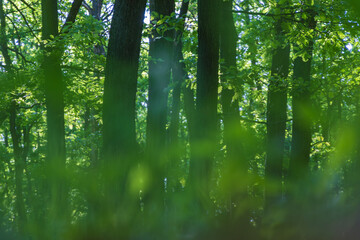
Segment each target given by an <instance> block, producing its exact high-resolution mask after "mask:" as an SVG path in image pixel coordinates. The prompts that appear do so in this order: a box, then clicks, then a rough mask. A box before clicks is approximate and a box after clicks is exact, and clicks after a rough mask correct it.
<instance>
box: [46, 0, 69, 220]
mask: <svg viewBox="0 0 360 240" xmlns="http://www.w3.org/2000/svg"><path fill="white" fill-rule="evenodd" d="M41 8H42V38H43V39H44V40H46V41H48V43H47V44H45V45H44V46H43V49H44V59H43V62H42V68H43V74H44V79H45V98H46V110H47V115H46V120H47V162H46V165H47V167H46V176H47V181H48V186H49V194H50V203H49V207H50V212H49V217H50V219H51V220H53V221H55V220H60V219H62V220H63V218H64V217H65V216H64V214H65V212H66V211H64V209H65V208H66V190H65V184H64V182H65V128H64V96H63V91H64V84H63V81H62V72H61V67H60V61H61V53H60V52H61V51H60V49H59V48H58V47H55V46H51V45H50V44H49V43H51V42H52V38H54V37H56V36H58V12H57V1H56V0H42V2H41ZM60 221H61V220H60Z"/></svg>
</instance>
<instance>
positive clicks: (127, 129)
mask: <svg viewBox="0 0 360 240" xmlns="http://www.w3.org/2000/svg"><path fill="white" fill-rule="evenodd" d="M145 3H146V0H116V1H115V6H114V16H113V18H112V23H111V27H110V38H109V46H108V53H107V58H106V70H105V86H104V104H103V154H104V160H105V162H104V172H103V175H104V176H103V177H104V181H105V183H106V184H105V185H106V192H107V193H108V194H110V193H111V196H114V197H111V199H108V201H110V202H109V203H110V205H109V208H110V209H112V208H111V207H114V206H115V207H119V205H120V207H123V208H125V207H126V206H121V203H122V202H121V201H123V200H124V197H125V191H126V190H128V189H126V186H127V176H128V173H129V171H130V168H131V167H132V166H134V164H133V163H132V162H131V161H132V160H133V159H136V154H137V143H136V135H135V97H136V86H137V74H138V72H137V71H138V65H139V55H140V41H141V33H142V26H143V18H144V11H145ZM111 211H114V209H112V210H111Z"/></svg>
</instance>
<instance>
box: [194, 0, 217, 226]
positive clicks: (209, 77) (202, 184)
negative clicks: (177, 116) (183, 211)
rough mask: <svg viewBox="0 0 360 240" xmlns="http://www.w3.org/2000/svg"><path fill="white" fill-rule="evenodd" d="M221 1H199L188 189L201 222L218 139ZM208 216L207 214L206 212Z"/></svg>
mask: <svg viewBox="0 0 360 240" xmlns="http://www.w3.org/2000/svg"><path fill="white" fill-rule="evenodd" d="M219 7H220V2H219V1H217V0H214V1H211V2H208V1H204V0H199V1H198V23H199V26H198V62H197V82H196V83H197V84H196V113H195V132H194V138H195V144H196V145H195V146H192V147H191V149H192V151H195V152H194V155H193V156H194V158H193V159H191V161H190V169H189V185H190V186H189V187H190V189H191V194H192V197H193V201H194V204H195V209H196V211H198V213H199V216H198V217H200V221H204V220H205V218H206V216H208V217H210V216H211V215H212V209H213V206H212V203H211V200H210V196H209V193H210V186H211V173H212V171H211V170H212V165H213V162H214V157H215V150H216V148H217V137H218V134H217V133H218V120H219V119H218V115H217V114H218V113H217V102H218V101H217V98H218V68H219V12H218V9H219ZM207 212H208V213H209V215H207V214H206V213H207Z"/></svg>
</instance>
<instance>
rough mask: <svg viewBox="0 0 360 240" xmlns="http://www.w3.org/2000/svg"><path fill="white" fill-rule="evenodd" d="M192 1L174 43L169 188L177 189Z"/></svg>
mask: <svg viewBox="0 0 360 240" xmlns="http://www.w3.org/2000/svg"><path fill="white" fill-rule="evenodd" d="M189 2H190V1H187V2H186V1H183V2H182V5H181V9H180V14H179V17H178V18H183V20H184V24H183V26H182V29H179V30H177V31H176V33H175V41H174V43H175V44H174V55H173V63H172V79H173V85H174V89H173V94H172V108H171V119H170V126H169V144H170V155H169V156H170V164H169V170H170V173H169V177H168V179H169V180H170V181H169V187H170V188H171V187H172V188H175V189H176V188H177V186H178V185H179V182H178V174H176V168H177V166H178V165H179V164H180V162H179V161H180V146H179V114H180V102H181V101H180V94H181V86H182V84H183V83H184V80H185V78H186V72H185V66H184V63H183V62H181V60H183V55H182V47H183V44H182V35H183V34H182V33H183V31H184V26H185V17H186V14H187V11H188V8H189Z"/></svg>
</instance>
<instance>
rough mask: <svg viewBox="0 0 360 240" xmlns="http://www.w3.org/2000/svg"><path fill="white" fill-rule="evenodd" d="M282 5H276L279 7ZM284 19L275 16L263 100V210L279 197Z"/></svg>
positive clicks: (285, 74) (285, 64)
mask: <svg viewBox="0 0 360 240" xmlns="http://www.w3.org/2000/svg"><path fill="white" fill-rule="evenodd" d="M281 7H283V6H280V5H279V6H278V8H281ZM284 21H285V19H283V18H282V17H278V18H277V19H276V20H275V34H276V36H275V41H276V45H277V46H278V47H276V48H275V49H274V52H273V56H272V61H271V62H272V66H271V77H270V80H269V87H268V100H267V150H266V163H265V178H266V183H265V210H269V209H270V208H271V206H272V205H278V204H279V203H280V201H281V200H282V173H283V171H282V164H283V158H284V142H285V128H286V120H287V113H286V108H287V88H288V87H287V82H286V81H287V80H286V78H287V77H288V74H289V62H290V46H289V45H288V44H286V42H285V38H286V36H285V31H284V29H283V27H282V24H284Z"/></svg>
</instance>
